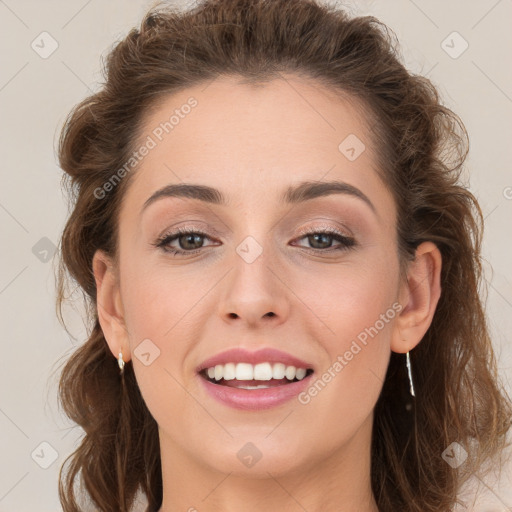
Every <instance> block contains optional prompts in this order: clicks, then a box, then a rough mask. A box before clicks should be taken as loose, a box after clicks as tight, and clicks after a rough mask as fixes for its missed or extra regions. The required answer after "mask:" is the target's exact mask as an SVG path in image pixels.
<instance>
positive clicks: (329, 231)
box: [151, 227, 356, 256]
mask: <svg viewBox="0 0 512 512" xmlns="http://www.w3.org/2000/svg"><path fill="white" fill-rule="evenodd" d="M299 234H300V235H301V236H300V238H299V240H300V239H302V238H305V237H307V236H310V235H319V234H322V235H331V236H332V237H334V239H335V240H337V241H338V242H341V245H339V246H338V247H334V248H332V247H329V248H327V249H315V248H309V250H311V251H313V252H316V253H325V252H331V251H340V250H341V251H346V250H348V249H350V248H352V247H353V246H355V245H356V242H355V240H354V239H353V238H350V237H347V236H345V235H344V234H343V233H341V232H340V231H338V230H337V229H335V228H332V227H329V228H316V229H314V230H301V231H300V233H299ZM182 235H199V236H202V237H206V238H209V236H208V234H207V233H205V232H204V231H201V230H200V229H193V228H179V229H177V230H176V231H174V232H172V233H166V234H165V235H163V236H162V237H160V238H159V239H158V240H157V241H156V242H155V243H153V244H151V245H153V246H154V247H157V248H160V249H162V250H163V251H164V252H166V253H170V254H172V255H173V256H181V255H192V254H197V253H198V252H200V251H201V250H202V249H204V247H200V248H199V249H193V250H191V251H185V250H182V249H176V248H169V247H168V244H170V243H171V242H172V241H173V240H176V239H178V238H179V237H180V236H182ZM301 247H302V246H301ZM302 248H304V249H308V248H307V247H302Z"/></svg>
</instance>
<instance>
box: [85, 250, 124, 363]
mask: <svg viewBox="0 0 512 512" xmlns="http://www.w3.org/2000/svg"><path fill="white" fill-rule="evenodd" d="M92 269H93V273H94V279H95V281H96V303H97V307H98V320H99V322H100V325H101V329H102V331H103V335H104V336H105V339H106V340H107V343H108V346H109V348H110V351H111V352H112V354H113V355H114V357H115V358H116V359H117V358H118V356H119V352H120V351H122V352H123V360H124V362H125V363H126V362H128V361H129V360H130V359H131V353H130V344H129V343H128V332H127V329H126V324H125V321H124V311H123V305H122V302H121V293H120V289H119V280H118V278H117V276H116V272H115V268H114V264H113V262H112V260H111V258H110V257H109V256H107V255H106V254H105V253H104V252H103V251H102V250H100V249H98V250H97V251H96V252H95V253H94V257H93V260H92Z"/></svg>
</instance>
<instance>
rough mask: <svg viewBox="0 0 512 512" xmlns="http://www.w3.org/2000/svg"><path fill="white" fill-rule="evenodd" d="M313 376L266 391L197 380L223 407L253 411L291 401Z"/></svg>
mask: <svg viewBox="0 0 512 512" xmlns="http://www.w3.org/2000/svg"><path fill="white" fill-rule="evenodd" d="M267 361H268V359H267ZM302 368H303V367H302ZM313 375H314V373H312V374H311V375H308V376H307V377H304V378H303V379H302V380H300V381H296V382H292V383H290V384H283V385H282V386H275V387H271V388H267V389H238V388H231V387H228V386H222V385H219V384H214V383H213V382H210V381H209V380H207V379H206V378H204V377H202V376H199V380H200V381H201V382H202V383H203V386H204V387H205V389H206V392H207V393H208V394H209V395H210V396H212V397H213V398H215V399H216V400H218V401H219V402H221V403H223V404H224V405H228V406H230V407H234V408H235V409H244V410H248V411H255V410H262V409H270V408H272V407H276V406H278V405H281V404H283V403H285V402H287V401H288V400H291V399H292V398H293V397H295V396H297V395H298V394H299V393H301V392H302V391H304V389H306V388H307V387H308V386H309V385H310V384H311V377H312V376H313Z"/></svg>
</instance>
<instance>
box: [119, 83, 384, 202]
mask: <svg viewBox="0 0 512 512" xmlns="http://www.w3.org/2000/svg"><path fill="white" fill-rule="evenodd" d="M367 124H368V123H367V120H366V118H365V115H364V110H363V108H362V106H361V104H360V102H359V101H358V100H357V99H356V98H353V97H351V96H350V95H348V94H344V95H341V94H339V93H337V92H334V91H333V90H329V89H327V88H326V87H324V86H322V85H320V84H319V83H317V82H315V81H313V80H311V79H304V78H299V77H297V76H294V75H283V77H282V78H280V79H275V80H271V81H269V82H266V83H263V84H258V85H253V84H247V83H242V81H241V79H240V78H237V77H222V78H218V79H216V80H214V81H213V82H210V83H203V84H200V85H196V86H192V87H189V88H187V89H184V90H181V91H179V92H177V93H173V94H172V95H169V96H167V97H164V98H163V99H162V100H160V101H159V103H158V104H155V105H154V106H153V107H152V108H151V110H148V112H147V113H146V115H145V118H144V120H143V122H142V124H141V129H140V134H139V144H138V145H137V147H138V146H141V145H143V144H144V142H145V141H146V142H148V141H149V140H151V141H152V142H151V144H150V145H151V146H152V147H151V149H150V150H149V151H146V154H145V156H144V157H142V158H141V159H140V161H139V163H138V164H137V166H136V169H135V172H134V174H133V176H131V183H130V187H129V189H128V192H127V195H126V197H125V200H124V201H123V207H125V208H127V204H129V205H130V210H132V211H133V209H138V210H139V209H140V208H141V207H142V205H143V203H144V202H145V201H146V199H147V198H148V197H149V196H150V195H151V194H152V193H153V192H154V191H155V190H157V189H158V188H161V187H163V186H165V185H168V184H171V183H180V182H187V183H197V184H203V185H208V186H212V187H215V188H218V189H221V190H222V191H223V192H224V193H225V195H226V196H227V197H228V199H229V200H230V201H229V202H230V204H239V205H240V204H244V205H247V206H249V203H251V202H253V203H254V206H255V207H256V206H262V205H263V204H264V203H266V202H268V204H272V203H277V201H278V198H279V197H281V195H282V192H283V190H284V189H286V188H288V187H289V186H290V185H292V184H294V183H298V182H301V181H304V180H318V181H321V180H333V179H342V180H343V181H346V182H348V183H350V184H351V185H353V186H356V187H358V188H360V189H364V191H365V193H366V194H367V195H369V196H374V197H375V201H376V202H379V198H378V197H377V196H379V195H380V196H382V195H383V194H382V188H383V184H382V182H381V181H380V178H379V176H378V174H377V169H376V167H375V166H376V159H375V158H374V151H375V149H374V147H373V144H372V141H371V140H370V132H369V130H368V126H367ZM148 146H149V144H148ZM381 199H383V200H384V201H386V200H388V201H389V197H387V198H386V197H383V198H381ZM372 200H373V199H372ZM132 207H133V208H132Z"/></svg>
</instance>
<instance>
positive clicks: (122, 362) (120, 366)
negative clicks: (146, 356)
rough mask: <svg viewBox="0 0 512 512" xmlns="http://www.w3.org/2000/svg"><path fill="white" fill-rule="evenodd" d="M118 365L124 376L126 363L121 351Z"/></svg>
mask: <svg viewBox="0 0 512 512" xmlns="http://www.w3.org/2000/svg"><path fill="white" fill-rule="evenodd" d="M117 364H118V365H119V369H120V370H121V371H120V374H121V375H122V374H123V371H124V361H123V353H122V352H121V351H119V357H118V358H117Z"/></svg>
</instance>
